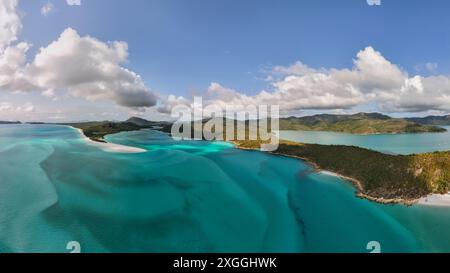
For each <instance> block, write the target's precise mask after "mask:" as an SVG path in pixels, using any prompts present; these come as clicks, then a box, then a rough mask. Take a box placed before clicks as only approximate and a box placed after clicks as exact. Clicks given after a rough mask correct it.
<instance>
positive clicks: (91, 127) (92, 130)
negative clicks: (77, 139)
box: [65, 117, 167, 142]
mask: <svg viewBox="0 0 450 273" xmlns="http://www.w3.org/2000/svg"><path fill="white" fill-rule="evenodd" d="M65 125H70V126H72V127H75V128H78V129H81V130H82V131H83V133H84V135H85V136H87V137H89V138H90V139H92V140H94V141H99V142H104V141H105V140H104V139H103V138H104V137H105V136H106V135H109V134H116V133H120V132H127V131H137V130H141V129H146V128H156V127H158V128H159V127H162V126H165V125H167V123H165V122H154V121H148V120H145V119H141V118H136V117H132V118H130V119H128V120H127V121H124V122H112V121H99V122H81V123H69V124H65Z"/></svg>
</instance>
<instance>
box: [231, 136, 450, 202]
mask: <svg viewBox="0 0 450 273" xmlns="http://www.w3.org/2000/svg"><path fill="white" fill-rule="evenodd" d="M236 144H237V146H238V147H240V148H244V149H259V147H260V143H259V142H257V141H238V142H236ZM274 153H275V154H281V155H286V156H293V157H299V158H303V159H305V160H307V161H309V162H311V163H313V164H314V165H315V166H317V168H319V169H322V170H327V171H331V172H335V173H338V174H340V175H342V176H345V177H348V178H350V179H354V181H353V182H354V184H355V186H357V188H358V190H359V191H360V193H361V194H363V195H364V196H365V197H368V198H370V199H375V200H377V201H382V202H386V201H387V202H390V201H392V200H394V201H399V200H398V199H403V200H401V201H402V202H408V201H412V200H415V199H417V198H420V197H423V196H426V195H428V194H430V193H447V192H448V191H449V190H450V187H449V186H450V185H449V182H450V152H436V153H426V154H419V155H409V156H403V155H388V154H383V153H379V152H375V151H371V150H367V149H363V148H359V147H352V146H333V145H330V146H328V145H314V144H301V143H294V142H287V141H282V142H281V143H280V146H279V148H278V150H277V151H276V152H274Z"/></svg>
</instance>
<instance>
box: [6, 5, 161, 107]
mask: <svg viewBox="0 0 450 273" xmlns="http://www.w3.org/2000/svg"><path fill="white" fill-rule="evenodd" d="M16 8H17V0H3V1H2V2H0V15H1V16H0V35H1V36H0V46H1V47H0V90H4V91H12V92H31V91H41V92H43V94H44V95H51V94H55V93H58V92H60V93H61V92H62V93H64V92H68V93H69V94H71V95H72V96H75V97H80V98H84V99H87V100H89V101H112V102H114V103H116V104H118V105H120V106H125V107H132V108H142V107H151V106H154V105H155V104H156V101H157V97H156V95H155V94H153V93H152V92H151V91H150V90H149V89H148V88H147V87H146V85H145V83H144V81H143V80H142V79H141V77H140V76H139V75H138V74H136V73H135V72H133V71H130V70H128V69H126V68H125V67H123V66H122V65H123V64H124V63H125V62H127V58H128V55H129V53H128V45H127V43H125V42H118V41H116V42H107V43H105V42H102V41H100V40H97V39H95V38H92V37H89V36H84V37H81V36H80V35H79V34H78V33H77V31H76V30H74V29H71V28H67V29H66V30H64V32H63V33H61V35H60V37H59V38H58V39H57V40H55V41H53V42H52V43H50V44H49V45H48V46H47V47H44V48H41V49H40V51H39V53H38V54H37V55H36V56H35V57H34V59H33V60H32V61H31V62H29V63H27V56H26V54H27V52H28V50H29V48H30V45H29V44H27V43H23V42H22V43H17V44H14V42H15V41H16V40H17V35H18V33H19V32H20V29H21V27H22V26H21V23H20V18H19V17H18V15H17V11H16Z"/></svg>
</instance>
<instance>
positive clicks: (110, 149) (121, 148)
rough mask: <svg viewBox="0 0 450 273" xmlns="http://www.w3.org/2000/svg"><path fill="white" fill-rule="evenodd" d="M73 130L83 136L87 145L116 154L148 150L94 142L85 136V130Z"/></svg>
mask: <svg viewBox="0 0 450 273" xmlns="http://www.w3.org/2000/svg"><path fill="white" fill-rule="evenodd" d="M71 128H73V129H75V130H77V131H78V132H79V133H80V134H81V136H82V137H83V139H84V140H85V141H86V143H88V144H89V145H94V146H97V147H99V148H101V149H102V150H104V151H107V152H114V153H145V152H147V150H145V149H141V148H136V147H130V146H125V145H120V144H114V143H108V142H98V141H93V140H92V139H90V138H88V137H86V136H85V135H84V133H83V130H81V129H78V128H75V127H71Z"/></svg>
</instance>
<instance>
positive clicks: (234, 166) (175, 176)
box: [0, 125, 450, 252]
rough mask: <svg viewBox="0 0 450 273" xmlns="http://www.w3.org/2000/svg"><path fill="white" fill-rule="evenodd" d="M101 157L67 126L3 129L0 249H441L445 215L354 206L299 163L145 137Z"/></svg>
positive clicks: (447, 237) (343, 190) (448, 215)
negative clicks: (125, 150)
mask: <svg viewBox="0 0 450 273" xmlns="http://www.w3.org/2000/svg"><path fill="white" fill-rule="evenodd" d="M107 139H108V140H109V141H111V142H114V143H119V144H124V145H131V146H135V147H140V148H144V149H146V150H148V152H146V153H140V154H121V153H111V152H105V151H103V150H101V149H99V148H97V147H95V146H92V145H88V144H86V142H85V141H84V140H83V139H82V138H81V137H80V135H79V134H78V133H77V132H76V131H75V130H74V129H71V128H69V127H63V126H49V125H4V126H0V174H1V175H0V252H68V251H67V250H66V244H67V243H68V242H69V241H78V242H80V244H81V248H82V251H83V252H368V251H367V250H366V245H367V243H368V242H369V241H378V242H380V243H381V246H382V251H384V252H436V251H437V252H439V251H446V252H448V251H450V232H449V231H448V230H450V229H449V228H450V209H447V208H432V207H422V206H415V207H412V208H407V207H404V206H400V205H396V206H383V205H379V204H375V203H371V202H368V201H365V200H360V199H357V198H356V197H355V195H354V190H353V188H352V187H351V186H350V185H349V184H348V183H346V182H344V181H342V180H341V179H339V178H337V177H333V176H327V175H321V174H313V173H311V168H310V167H309V166H308V165H306V164H305V163H303V162H301V161H298V160H295V159H290V158H285V157H277V156H273V155H268V154H265V153H262V152H256V151H255V152H251V151H241V150H237V149H234V148H233V146H232V145H230V144H228V143H209V142H198V141H189V142H188V141H183V142H175V141H173V140H172V139H171V138H169V137H167V136H166V135H165V134H163V133H161V132H156V131H150V130H144V131H139V132H127V133H120V134H116V135H111V136H108V137H107Z"/></svg>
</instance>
